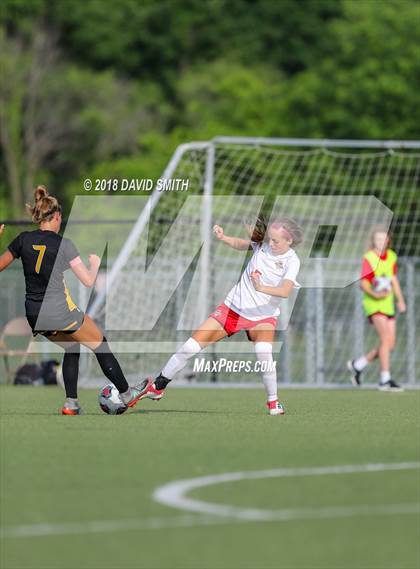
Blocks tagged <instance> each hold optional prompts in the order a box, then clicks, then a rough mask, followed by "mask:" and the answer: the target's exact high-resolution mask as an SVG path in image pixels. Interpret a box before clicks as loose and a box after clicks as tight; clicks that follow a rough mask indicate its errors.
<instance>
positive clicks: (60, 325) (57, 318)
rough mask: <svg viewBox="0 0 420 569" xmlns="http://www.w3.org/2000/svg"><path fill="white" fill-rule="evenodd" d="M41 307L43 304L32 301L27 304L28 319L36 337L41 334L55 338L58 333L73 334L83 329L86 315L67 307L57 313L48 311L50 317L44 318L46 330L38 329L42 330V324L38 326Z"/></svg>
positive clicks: (77, 309) (76, 309)
mask: <svg viewBox="0 0 420 569" xmlns="http://www.w3.org/2000/svg"><path fill="white" fill-rule="evenodd" d="M41 305H42V302H35V301H30V300H27V301H26V302H25V308H26V319H27V320H28V323H29V326H30V327H31V329H32V334H33V335H34V336H36V335H37V334H41V335H42V336H55V335H56V334H58V332H63V333H64V334H72V333H73V332H76V331H77V330H78V329H79V328H80V327H81V325H82V324H83V321H84V319H85V313H84V312H83V311H82V310H80V309H79V308H77V307H76V308H74V309H73V310H69V309H68V308H67V307H60V308H61V309H59V310H57V311H55V310H54V312H52V311H48V317H47V318H45V317H44V324H46V325H45V328H46V329H38V328H40V324H39V323H38V324H37V322H38V318H39V313H40V311H41Z"/></svg>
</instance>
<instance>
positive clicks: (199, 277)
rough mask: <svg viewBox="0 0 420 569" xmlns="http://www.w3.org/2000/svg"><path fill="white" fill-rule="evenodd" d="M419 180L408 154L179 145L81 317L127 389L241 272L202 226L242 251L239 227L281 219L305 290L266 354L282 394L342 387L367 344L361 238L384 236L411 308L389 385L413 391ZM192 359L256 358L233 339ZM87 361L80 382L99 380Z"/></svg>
mask: <svg viewBox="0 0 420 569" xmlns="http://www.w3.org/2000/svg"><path fill="white" fill-rule="evenodd" d="M419 171H420V143H417V142H374V141H315V140H286V139H278V140H277V139H242V138H225V137H224V138H216V139H214V140H213V141H211V142H208V143H207V142H206V143H190V144H185V145H182V146H181V147H179V148H178V149H177V151H176V153H175V155H174V157H173V158H172V160H171V162H170V164H169V165H168V167H167V169H166V171H165V173H164V175H163V176H162V179H163V180H167V186H166V188H165V190H166V191H162V180H161V181H160V184H161V186H160V188H159V189H155V190H154V192H153V194H152V195H151V196H150V198H149V200H148V201H147V203H146V204H145V206H144V207H143V208H142V209H141V211H140V212H139V214H138V219H137V222H136V224H135V225H134V226H133V228H132V230H131V233H130V234H129V236H128V238H127V240H126V242H125V244H124V246H123V247H122V248H121V251H120V253H119V255H118V256H117V257H116V258H115V259H108V263H109V266H108V273H107V286H106V288H104V289H103V291H102V292H101V293H100V294H99V295H98V296H97V297H96V299H95V300H94V302H93V304H92V305H91V307H90V313H91V315H92V316H93V317H94V318H95V319H97V320H98V321H99V322H100V323H101V324H102V326H104V328H105V329H106V330H107V337H108V339H109V341H110V343H111V344H112V345H113V347H114V349H115V351H116V352H118V353H119V358H120V360H121V364H122V367H123V369H124V370H125V371H126V372H127V373H128V375H130V376H131V375H132V376H133V377H137V378H138V377H144V376H145V375H147V374H156V373H157V372H159V371H160V370H161V368H162V367H163V365H164V363H165V362H166V360H167V358H168V357H169V356H170V355H171V354H172V353H173V352H174V351H175V350H176V349H177V347H179V346H180V345H182V343H183V342H184V341H185V340H186V339H187V338H188V337H189V336H190V335H191V332H192V331H193V330H194V329H195V328H196V327H197V326H198V325H199V324H200V323H201V322H202V321H203V320H204V319H205V318H206V316H207V315H208V314H209V313H210V312H211V311H212V310H213V309H214V307H216V306H217V305H218V304H221V303H222V301H223V300H224V298H225V296H226V294H227V292H228V291H229V290H230V288H231V287H232V286H233V285H234V284H235V283H236V282H237V281H238V279H239V277H240V275H241V271H242V270H243V268H244V266H245V264H246V262H247V260H248V259H249V253H247V252H246V251H245V252H241V251H236V250H233V249H231V248H229V247H227V246H226V245H224V244H223V243H221V242H219V241H217V240H216V239H215V238H214V236H213V234H212V227H213V225H214V224H215V223H217V224H219V225H221V226H222V227H223V229H224V231H225V233H226V234H227V235H232V236H237V237H243V238H246V237H247V235H246V231H245V228H244V223H243V222H244V219H249V217H250V216H253V215H254V216H255V215H256V214H258V213H264V215H265V216H266V218H267V219H270V218H274V217H291V218H293V219H295V220H296V221H297V222H298V223H299V224H300V225H301V227H302V228H303V230H304V234H305V239H304V242H303V244H302V245H301V246H299V247H298V249H297V253H298V255H299V256H300V258H301V261H302V268H301V273H300V275H299V278H298V280H299V282H300V283H301V285H302V287H301V288H300V289H299V290H298V291H296V292H295V293H294V294H293V295H292V298H290V299H288V300H284V301H282V306H281V316H280V318H279V322H278V331H277V334H276V343H275V349H274V354H275V358H276V360H277V370H278V379H279V383H280V384H281V383H286V384H289V383H291V384H294V385H298V384H300V385H302V386H321V385H323V386H335V385H345V384H346V383H347V381H348V378H347V375H346V371H345V363H346V360H347V359H350V358H353V357H355V356H358V355H360V354H362V353H363V351H364V350H366V348H367V347H372V346H373V343H374V341H375V337H374V334H373V331H372V329H371V327H370V326H369V324H368V323H367V322H366V319H365V318H364V316H363V312H362V306H361V292H360V288H359V283H358V278H359V275H360V268H361V257H362V255H363V253H364V252H365V251H366V250H367V248H368V238H369V234H370V233H371V231H372V229H373V228H374V227H375V226H377V225H378V224H381V225H388V226H390V228H391V230H392V233H393V240H392V247H393V248H394V249H395V250H396V252H397V254H398V256H399V264H398V266H399V277H400V281H401V284H402V289H403V291H404V294H405V297H406V301H407V307H408V309H407V313H406V314H405V315H402V316H401V317H399V318H398V345H397V347H396V350H395V352H394V355H393V364H392V365H393V371H394V375H395V376H396V377H398V379H399V380H401V381H402V382H407V383H411V384H415V382H416V377H419V373H418V371H419V363H418V360H417V361H416V329H418V328H419V324H420V322H419V319H418V316H417V317H416V315H415V311H414V306H415V301H416V296H418V295H419V290H420V287H419V268H420V250H419V240H418V236H419V235H418V233H419V226H418V203H419V195H420V188H419ZM185 181H187V183H188V189H185V184H183V182H185ZM130 199H132V198H130ZM203 355H204V357H205V358H207V360H208V361H217V360H219V361H220V360H223V359H227V360H244V359H245V360H250V361H252V360H253V358H254V356H253V350H252V345H251V344H250V343H249V342H247V338H246V336H245V334H244V333H243V332H242V333H240V334H237V335H235V336H233V337H231V338H229V339H225V340H223V341H222V342H219V343H218V344H217V345H215V346H213V347H211V348H208V349H207V350H205V352H204V354H203ZM89 361H90V364H89V365H88V368H87V370H86V373H85V376H86V377H91V376H92V375H95V374H96V375H99V373H98V370H96V369H95V368H94V367H92V366H94V365H96V364H92V362H93V360H92V359H91V360H89ZM371 367H372V370H369V372H368V373H367V381H372V382H373V381H376V379H377V375H378V370H377V369H376V368H375V366H371ZM183 376H184V378H186V379H190V380H193V381H197V382H208V381H214V380H222V381H236V382H255V381H260V378H259V376H258V374H253V373H241V374H238V373H232V372H229V371H223V370H222V371H219V372H218V373H215V372H214V371H207V372H202V373H196V372H195V371H194V369H193V363H191V365H189V366H188V368H187V369H186V370H185V371H184V374H183Z"/></svg>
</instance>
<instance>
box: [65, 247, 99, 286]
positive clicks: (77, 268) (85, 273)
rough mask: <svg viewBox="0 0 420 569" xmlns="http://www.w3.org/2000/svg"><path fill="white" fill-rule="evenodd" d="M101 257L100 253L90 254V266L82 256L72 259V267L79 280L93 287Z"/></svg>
mask: <svg viewBox="0 0 420 569" xmlns="http://www.w3.org/2000/svg"><path fill="white" fill-rule="evenodd" d="M100 265H101V259H100V257H98V255H89V267H87V266H86V265H85V264H84V262H83V261H82V259H81V258H80V257H77V258H76V259H74V260H73V261H70V267H71V270H72V271H73V273H74V274H75V275H76V277H77V278H78V279H79V281H80V282H81V283H82V284H84V285H85V286H87V287H88V288H90V287H92V286H93V285H94V283H95V281H96V277H97V275H98V271H99V267H100Z"/></svg>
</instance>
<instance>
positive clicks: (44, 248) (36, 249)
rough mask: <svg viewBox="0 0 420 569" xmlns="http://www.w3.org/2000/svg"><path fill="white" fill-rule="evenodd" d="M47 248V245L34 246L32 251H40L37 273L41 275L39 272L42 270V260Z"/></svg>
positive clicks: (36, 266)
mask: <svg viewBox="0 0 420 569" xmlns="http://www.w3.org/2000/svg"><path fill="white" fill-rule="evenodd" d="M46 248H47V247H46V246H45V245H32V249H35V251H38V259H37V261H36V265H35V272H36V273H37V274H39V271H40V270H41V263H42V259H43V258H44V254H45V250H46Z"/></svg>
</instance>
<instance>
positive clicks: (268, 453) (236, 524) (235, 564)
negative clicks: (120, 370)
mask: <svg viewBox="0 0 420 569" xmlns="http://www.w3.org/2000/svg"><path fill="white" fill-rule="evenodd" d="M419 396H420V393H419V392H413V391H411V392H405V393H401V394H399V393H396V394H390V393H379V392H373V391H313V390H295V391H293V390H289V391H287V392H284V400H285V402H286V409H287V415H286V416H285V417H269V416H266V415H265V413H264V407H263V403H264V397H263V392H262V390H260V391H259V390H233V389H229V390H215V389H200V390H193V389H189V390H187V389H171V390H170V392H168V394H167V396H166V397H165V399H164V400H162V401H161V402H159V403H157V402H152V401H146V402H141V403H140V405H139V406H138V407H137V408H136V409H135V410H132V411H129V412H127V413H126V414H125V415H122V416H117V417H110V416H107V415H104V414H103V413H102V412H101V411H100V410H99V408H98V407H97V404H96V392H94V391H84V392H82V396H81V399H82V402H83V403H84V404H85V409H86V415H85V416H81V417H62V416H59V415H58V414H57V410H58V408H59V406H60V404H61V402H62V399H63V394H62V392H61V389H59V388H25V387H2V388H1V389H0V401H1V441H0V442H1V472H0V474H1V502H0V504H1V505H0V513H1V526H2V540H1V542H0V552H1V560H0V561H1V562H0V567H1V569H11V568H20V569H26V568H39V569H47V568H51V569H60V568H62V569H64V568H66V569H73V568H74V569H83V568H98V569H99V568H100V569H107V568H135V567H138V568H162V569H164V568H165V569H166V568H168V569H169V568H170V569H172V568H174V569H175V568H179V569H181V568H182V569H184V568H186V569H187V568H197V569H200V568H206V569H207V568H209V569H210V568H220V569H222V568H223V569H224V568H226V569H227V568H238V569H239V568H241V569H242V568H248V569H251V568H258V569H260V568H261V569H262V568H294V569H295V568H305V569H312V568H317V569H327V568H328V569H339V568H363V569H365V568H366V569H367V568H372V569H373V568H375V569H388V568H395V569H406V568H407V569H408V568H410V569H411V568H416V567H418V566H419V546H418V537H419V514H418V512H417V513H416V510H415V504H418V503H419V501H420V499H419V470H418V469H415V468H411V469H403V470H397V471H387V470H381V469H380V470H378V471H376V472H349V473H341V474H332V473H325V474H318V475H312V474H307V475H303V476H280V477H272V478H266V479H254V480H247V479H245V480H238V481H236V482H232V481H230V482H225V483H220V484H214V485H208V486H205V487H202V488H196V489H192V490H191V491H189V492H188V494H187V496H188V497H189V498H194V499H196V500H200V501H205V502H206V503H211V504H215V503H217V504H220V505H225V506H232V507H235V508H242V509H243V508H251V509H259V510H264V511H266V512H267V511H268V514H270V511H271V512H272V511H273V510H276V511H279V510H281V511H282V512H283V513H284V510H287V511H288V512H289V513H288V514H286V515H285V518H286V519H283V520H279V519H275V520H272V521H244V520H243V519H241V518H232V517H221V516H219V515H216V514H213V515H210V514H200V513H193V512H188V511H182V510H177V509H175V508H173V507H169V506H165V505H162V504H160V503H157V502H155V501H154V500H153V499H152V494H153V491H154V490H155V488H157V487H159V486H162V485H164V484H167V483H169V482H171V481H175V480H179V479H187V478H188V479H189V478H195V477H200V476H206V475H215V474H222V473H229V472H249V471H257V470H258V471H259V470H271V469H284V468H303V467H326V466H333V465H339V466H343V465H353V466H356V467H357V466H358V465H365V464H382V463H386V464H388V463H405V462H417V461H419V459H420V457H419V403H420V399H419ZM338 507H340V508H342V509H341V510H336V509H335V508H338ZM325 508H327V510H325ZM393 508H394V510H392V509H393ZM235 511H237V510H235ZM325 511H327V512H330V513H329V514H326V517H322V515H323V514H322V512H324V513H325ZM392 511H393V513H392ZM290 512H292V515H291V516H289V514H290ZM308 512H309V514H308ZM337 512H344V514H343V515H341V516H340V515H339V514H338V513H337ZM390 512H391V513H390ZM410 512H411V513H410ZM279 515H283V514H279ZM288 516H289V517H288Z"/></svg>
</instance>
